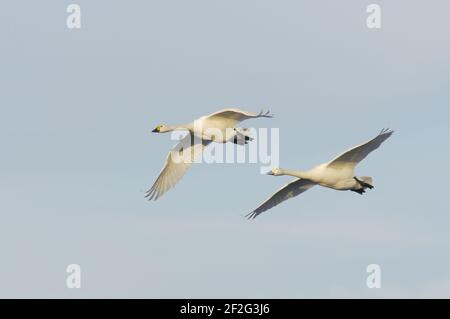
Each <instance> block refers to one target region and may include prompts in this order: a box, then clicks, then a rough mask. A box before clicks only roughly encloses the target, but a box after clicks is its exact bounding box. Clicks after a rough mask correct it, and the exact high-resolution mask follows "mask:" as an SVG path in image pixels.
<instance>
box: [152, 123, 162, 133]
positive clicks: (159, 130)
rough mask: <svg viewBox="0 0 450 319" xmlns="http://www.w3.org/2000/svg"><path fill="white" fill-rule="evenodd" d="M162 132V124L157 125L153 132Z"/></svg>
mask: <svg viewBox="0 0 450 319" xmlns="http://www.w3.org/2000/svg"><path fill="white" fill-rule="evenodd" d="M160 132H161V125H158V126H157V127H155V128H154V129H153V131H152V133H160Z"/></svg>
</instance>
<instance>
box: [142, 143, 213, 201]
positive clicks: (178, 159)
mask: <svg viewBox="0 0 450 319" xmlns="http://www.w3.org/2000/svg"><path fill="white" fill-rule="evenodd" d="M209 143H211V141H207V140H202V139H200V138H196V137H194V136H193V135H192V134H187V135H186V136H185V137H184V138H183V139H182V140H181V141H180V142H179V143H178V144H177V145H176V146H175V147H174V149H172V150H171V151H170V152H169V154H167V157H166V162H165V164H164V167H163V169H162V170H161V172H160V173H159V176H158V178H157V179H156V181H155V183H154V184H153V186H152V187H151V188H150V189H149V190H148V191H147V193H146V196H145V197H147V198H148V199H149V200H152V199H154V200H157V199H158V198H159V197H161V196H162V195H163V194H164V193H165V192H167V191H168V190H169V189H170V188H172V187H173V186H175V184H176V183H177V182H178V181H179V180H180V179H181V178H182V177H183V175H184V174H185V173H186V172H187V170H188V169H189V168H190V167H191V165H192V163H193V162H194V161H195V159H196V157H197V156H198V155H199V154H201V153H202V152H203V149H204V148H205V146H207V145H208V144H209Z"/></svg>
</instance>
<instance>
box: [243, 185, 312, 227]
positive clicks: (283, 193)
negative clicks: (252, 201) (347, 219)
mask: <svg viewBox="0 0 450 319" xmlns="http://www.w3.org/2000/svg"><path fill="white" fill-rule="evenodd" d="M314 185H316V184H315V183H313V182H311V181H309V180H307V179H302V178H299V179H296V180H294V181H293V182H291V183H289V184H287V185H285V186H283V187H282V188H280V189H279V190H278V191H277V192H276V193H275V194H273V195H272V196H270V197H269V198H268V199H267V200H266V201H265V202H264V203H262V204H261V205H260V206H259V207H258V208H257V209H255V210H254V211H253V212H251V213H249V214H247V215H246V216H245V217H248V219H253V218H256V216H258V215H259V214H261V213H263V212H265V211H266V210H268V209H271V208H272V207H275V206H277V205H278V204H280V203H282V202H284V201H285V200H288V199H289V198H293V197H295V196H297V195H300V194H301V193H303V192H306V191H307V190H308V189H310V188H311V187H313V186H314Z"/></svg>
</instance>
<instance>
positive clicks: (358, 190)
mask: <svg viewBox="0 0 450 319" xmlns="http://www.w3.org/2000/svg"><path fill="white" fill-rule="evenodd" d="M351 191H352V192H355V193H358V194H360V195H362V194H364V193H365V192H366V191H365V190H364V188H360V189H351Z"/></svg>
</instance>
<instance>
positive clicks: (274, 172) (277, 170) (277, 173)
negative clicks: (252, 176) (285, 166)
mask: <svg viewBox="0 0 450 319" xmlns="http://www.w3.org/2000/svg"><path fill="white" fill-rule="evenodd" d="M267 175H273V176H280V175H283V171H282V170H281V168H272V170H271V171H270V172H268V173H267Z"/></svg>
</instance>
